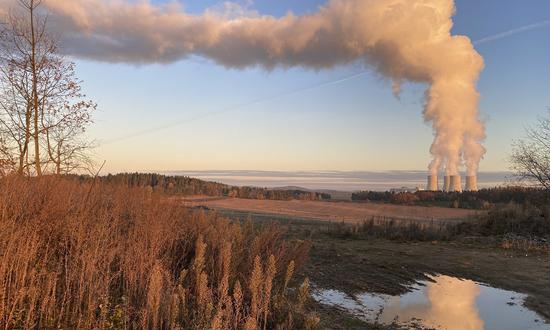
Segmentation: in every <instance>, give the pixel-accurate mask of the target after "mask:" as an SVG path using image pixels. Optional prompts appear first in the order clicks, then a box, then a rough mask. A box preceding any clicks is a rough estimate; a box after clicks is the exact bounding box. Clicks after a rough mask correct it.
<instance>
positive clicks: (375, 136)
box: [77, 0, 550, 172]
mask: <svg viewBox="0 0 550 330" xmlns="http://www.w3.org/2000/svg"><path fill="white" fill-rule="evenodd" d="M155 2H159V3H160V2H162V1H155ZM182 3H183V4H184V6H185V8H186V10H188V11H191V12H196V13H200V12H202V11H204V10H205V8H207V7H209V6H215V5H217V4H219V3H220V2H219V1H216V0H185V1H182ZM322 3H323V1H318V0H315V1H294V0H277V1H274V0H256V1H254V2H253V3H252V4H251V7H250V9H254V10H257V11H259V12H261V13H262V14H270V15H275V16H280V15H284V14H285V13H286V12H287V11H289V10H291V11H293V12H295V13H298V14H301V13H307V12H311V11H315V10H316V8H317V7H318V6H319V5H320V4H322ZM456 5H457V14H456V16H455V19H454V20H455V27H454V29H453V31H454V33H455V34H464V35H467V36H469V37H470V38H471V39H472V40H478V39H481V38H484V37H487V36H491V35H494V34H497V33H501V32H504V31H508V30H511V29H514V28H518V27H521V26H525V25H529V24H532V23H535V22H540V21H545V20H550V1H547V0H526V1H519V0H482V1H480V0H457V1H456ZM476 48H477V50H478V51H479V52H480V53H481V54H482V56H483V57H484V59H485V64H486V68H485V70H484V71H483V73H482V75H481V79H480V81H479V90H480V92H481V95H482V100H481V106H480V110H481V112H482V118H483V119H484V120H485V121H486V125H487V140H486V143H485V146H486V148H487V150H488V152H487V155H486V157H485V159H484V160H483V161H482V163H481V167H480V169H481V170H482V171H499V170H505V169H507V167H508V165H507V163H506V159H507V156H508V154H509V152H510V144H511V142H512V140H513V139H515V138H518V137H521V136H522V135H523V129H524V127H525V126H527V125H530V124H532V123H534V121H535V120H536V117H537V116H538V115H544V114H545V112H546V107H547V106H550V92H549V87H550V57H549V56H548V54H549V53H550V27H548V26H547V27H543V28H540V29H537V30H531V31H527V32H524V33H521V34H516V35H513V36H509V37H506V38H503V39H499V40H495V41H492V42H489V43H484V44H482V45H479V46H477V47H476ZM77 65H78V67H77V69H78V75H79V77H80V78H82V79H83V80H84V81H85V82H84V88H85V91H86V93H87V94H88V96H90V97H92V98H93V99H95V100H96V101H97V102H98V103H99V110H98V111H97V113H96V115H95V119H96V120H95V121H96V122H95V124H94V125H93V127H92V128H91V130H90V132H89V134H90V136H92V137H93V138H96V139H97V140H98V141H99V142H100V143H102V144H101V145H100V147H99V148H98V149H97V150H96V156H97V157H98V159H101V160H103V159H105V160H107V164H106V166H105V169H106V171H110V172H117V171H146V170H148V171H153V170H154V171H168V170H213V169H228V170H231V169H233V170H236V169H239V170H246V169H255V170H368V171H373V170H374V171H382V170H423V169H425V168H426V166H427V164H428V162H429V161H430V155H429V152H428V150H429V146H430V144H431V140H432V131H431V128H430V127H429V126H428V125H427V124H426V123H424V121H423V119H422V116H421V112H422V96H423V91H424V87H423V86H421V85H411V84H408V85H405V86H404V92H403V95H402V96H401V98H400V99H399V100H398V99H396V98H394V97H393V95H392V93H391V86H390V83H389V82H388V81H386V80H384V79H383V78H381V77H380V76H378V75H376V74H374V73H369V74H366V75H363V76H360V77H356V78H354V79H350V80H347V81H345V82H342V83H339V84H332V85H327V86H321V87H318V88H313V89H309V88H310V87H313V86H320V85H322V84H324V83H325V82H330V81H334V80H338V79H341V78H343V77H348V76H351V75H353V74H355V73H357V72H360V71H362V68H361V67H359V66H345V67H338V68H335V69H331V70H322V71H318V72H315V71H311V70H307V69H301V68H294V69H285V70H283V69H276V70H274V71H272V72H267V71H265V70H263V69H257V68H252V69H246V70H234V69H226V68H223V67H221V66H218V65H216V64H213V63H211V62H209V61H207V60H203V59H200V58H192V59H188V60H185V61H180V62H177V63H175V64H169V65H146V66H133V65H126V64H106V63H98V62H90V61H82V60H78V61H77ZM303 89H306V90H305V91H302V92H298V93H295V91H297V90H303ZM276 95H283V96H281V97H275V98H273V96H276ZM253 100H266V101H264V102H258V103H255V104H250V102H251V101H253ZM242 105H245V106H242ZM174 123H181V124H180V125H173V126H171V127H168V128H165V129H162V130H157V131H154V132H151V133H148V134H142V135H139V136H134V137H131V138H127V139H123V140H118V138H119V137H125V136H128V135H132V134H133V133H135V132H140V131H144V130H148V129H150V128H155V127H162V126H167V125H170V124H174Z"/></svg>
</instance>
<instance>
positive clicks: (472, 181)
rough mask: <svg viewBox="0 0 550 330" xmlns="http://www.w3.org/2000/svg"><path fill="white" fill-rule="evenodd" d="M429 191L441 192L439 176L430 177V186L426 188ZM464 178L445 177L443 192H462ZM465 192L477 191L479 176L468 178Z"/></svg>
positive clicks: (455, 176) (457, 176) (456, 176)
mask: <svg viewBox="0 0 550 330" xmlns="http://www.w3.org/2000/svg"><path fill="white" fill-rule="evenodd" d="M426 190H428V191H439V190H440V189H439V181H438V176H437V175H433V174H432V175H428V184H427V186H426ZM462 190H463V189H462V178H461V177H460V175H445V176H444V177H443V187H442V188H441V191H444V192H462ZM464 190H465V191H477V190H478V188H477V176H475V175H469V176H466V185H465V187H464Z"/></svg>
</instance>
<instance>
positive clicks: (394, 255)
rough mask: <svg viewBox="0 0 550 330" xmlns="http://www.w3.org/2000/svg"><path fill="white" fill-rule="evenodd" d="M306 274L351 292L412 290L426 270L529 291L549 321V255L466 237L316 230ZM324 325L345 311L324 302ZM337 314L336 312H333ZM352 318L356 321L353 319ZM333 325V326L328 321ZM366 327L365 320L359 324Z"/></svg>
mask: <svg viewBox="0 0 550 330" xmlns="http://www.w3.org/2000/svg"><path fill="white" fill-rule="evenodd" d="M311 239H312V242H313V246H312V249H311V252H310V258H309V262H308V263H307V264H306V268H305V270H304V276H307V277H309V278H310V279H311V281H312V282H313V283H316V284H317V285H318V286H319V287H321V288H333V289H338V290H340V291H343V292H345V293H348V294H354V293H359V292H365V291H368V292H373V293H383V294H391V295H398V294H403V293H405V292H407V290H408V289H407V287H408V286H410V285H412V284H414V282H415V281H418V280H422V279H426V277H425V274H443V275H449V276H454V277H459V278H466V279H471V280H474V281H478V282H482V283H486V284H488V285H491V286H494V287H497V288H502V289H506V290H511V291H516V292H520V293H524V294H527V295H528V298H527V299H526V302H525V305H526V307H528V308H529V309H532V310H534V311H536V312H538V313H539V314H540V315H541V316H543V317H545V318H546V319H547V321H550V277H549V276H548V274H550V255H549V254H548V253H539V254H529V253H527V254H526V253H525V252H519V251H510V250H503V249H500V248H497V247H494V246H490V245H487V244H480V243H475V244H468V243H464V242H432V243H429V242H428V243H426V242H424V243H420V242H417V243H403V242H394V241H389V240H384V239H361V240H353V239H335V238H331V237H328V236H326V235H314V237H312V238H311ZM320 308H321V309H322V310H323V309H325V310H326V313H325V312H323V314H324V318H323V317H322V320H323V321H324V324H325V326H324V327H323V328H336V329H338V327H334V326H332V325H331V324H333V321H335V318H336V317H338V318H340V322H350V321H349V320H347V321H346V320H345V318H344V319H342V315H338V313H334V311H332V312H331V311H329V309H330V308H324V307H322V306H320ZM331 314H333V315H331ZM352 324H353V323H352ZM327 325H331V326H327ZM359 328H361V326H359Z"/></svg>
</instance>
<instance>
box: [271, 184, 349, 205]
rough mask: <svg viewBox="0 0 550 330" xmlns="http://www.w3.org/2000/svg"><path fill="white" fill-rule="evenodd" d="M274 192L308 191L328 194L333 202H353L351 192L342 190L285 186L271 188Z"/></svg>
mask: <svg viewBox="0 0 550 330" xmlns="http://www.w3.org/2000/svg"><path fill="white" fill-rule="evenodd" d="M271 189H273V190H282V191H286V190H298V191H308V192H316V193H320V194H327V195H330V199H332V200H346V201H347V200H351V195H352V192H351V191H342V190H332V189H308V188H304V187H299V186H283V187H274V188H271Z"/></svg>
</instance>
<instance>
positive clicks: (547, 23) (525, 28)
mask: <svg viewBox="0 0 550 330" xmlns="http://www.w3.org/2000/svg"><path fill="white" fill-rule="evenodd" d="M549 26H550V20H547V21H542V22H538V23H533V24H530V25H526V26H523V27H520V28H516V29H512V30H510V31H506V32H502V33H498V34H495V35H492V36H489V37H485V38H481V39H478V40H475V41H473V42H472V43H473V44H474V45H476V46H478V45H483V44H486V43H489V42H492V41H496V40H500V39H503V38H506V37H509V36H512V35H516V34H519V33H523V32H527V31H531V30H536V29H540V28H544V27H549ZM367 73H368V71H367V70H364V71H361V72H358V73H355V74H352V75H350V76H347V77H344V78H341V79H338V80H333V81H328V82H324V83H321V84H318V85H314V86H310V87H305V88H301V89H297V90H292V91H287V92H283V93H280V94H276V95H272V96H268V97H265V98H260V99H256V100H253V101H250V102H247V103H242V104H239V105H236V106H232V107H228V108H225V109H222V110H220V111H214V112H210V113H206V114H202V115H199V116H196V117H192V118H187V119H183V120H180V121H176V122H172V123H170V124H166V125H161V126H157V127H153V128H149V129H145V130H141V131H136V132H134V133H131V134H129V135H125V136H121V137H117V138H114V139H110V140H106V141H105V142H103V143H101V145H108V144H112V143H117V142H120V141H124V140H128V139H131V138H134V137H138V136H141V135H145V134H150V133H154V132H157V131H160V130H165V129H169V128H172V127H177V126H180V125H183V124H187V123H190V122H193V121H197V120H201V119H204V118H208V117H212V116H216V115H220V114H223V113H227V112H233V111H238V110H240V109H242V108H246V107H249V106H252V105H256V104H261V103H266V102H269V101H273V100H276V99H280V98H283V97H287V96H292V95H296V94H300V93H303V92H307V91H312V90H316V89H320V88H323V87H328V86H332V85H338V84H341V83H343V82H346V81H348V80H352V79H356V78H358V77H360V76H363V75H365V74H367Z"/></svg>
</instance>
